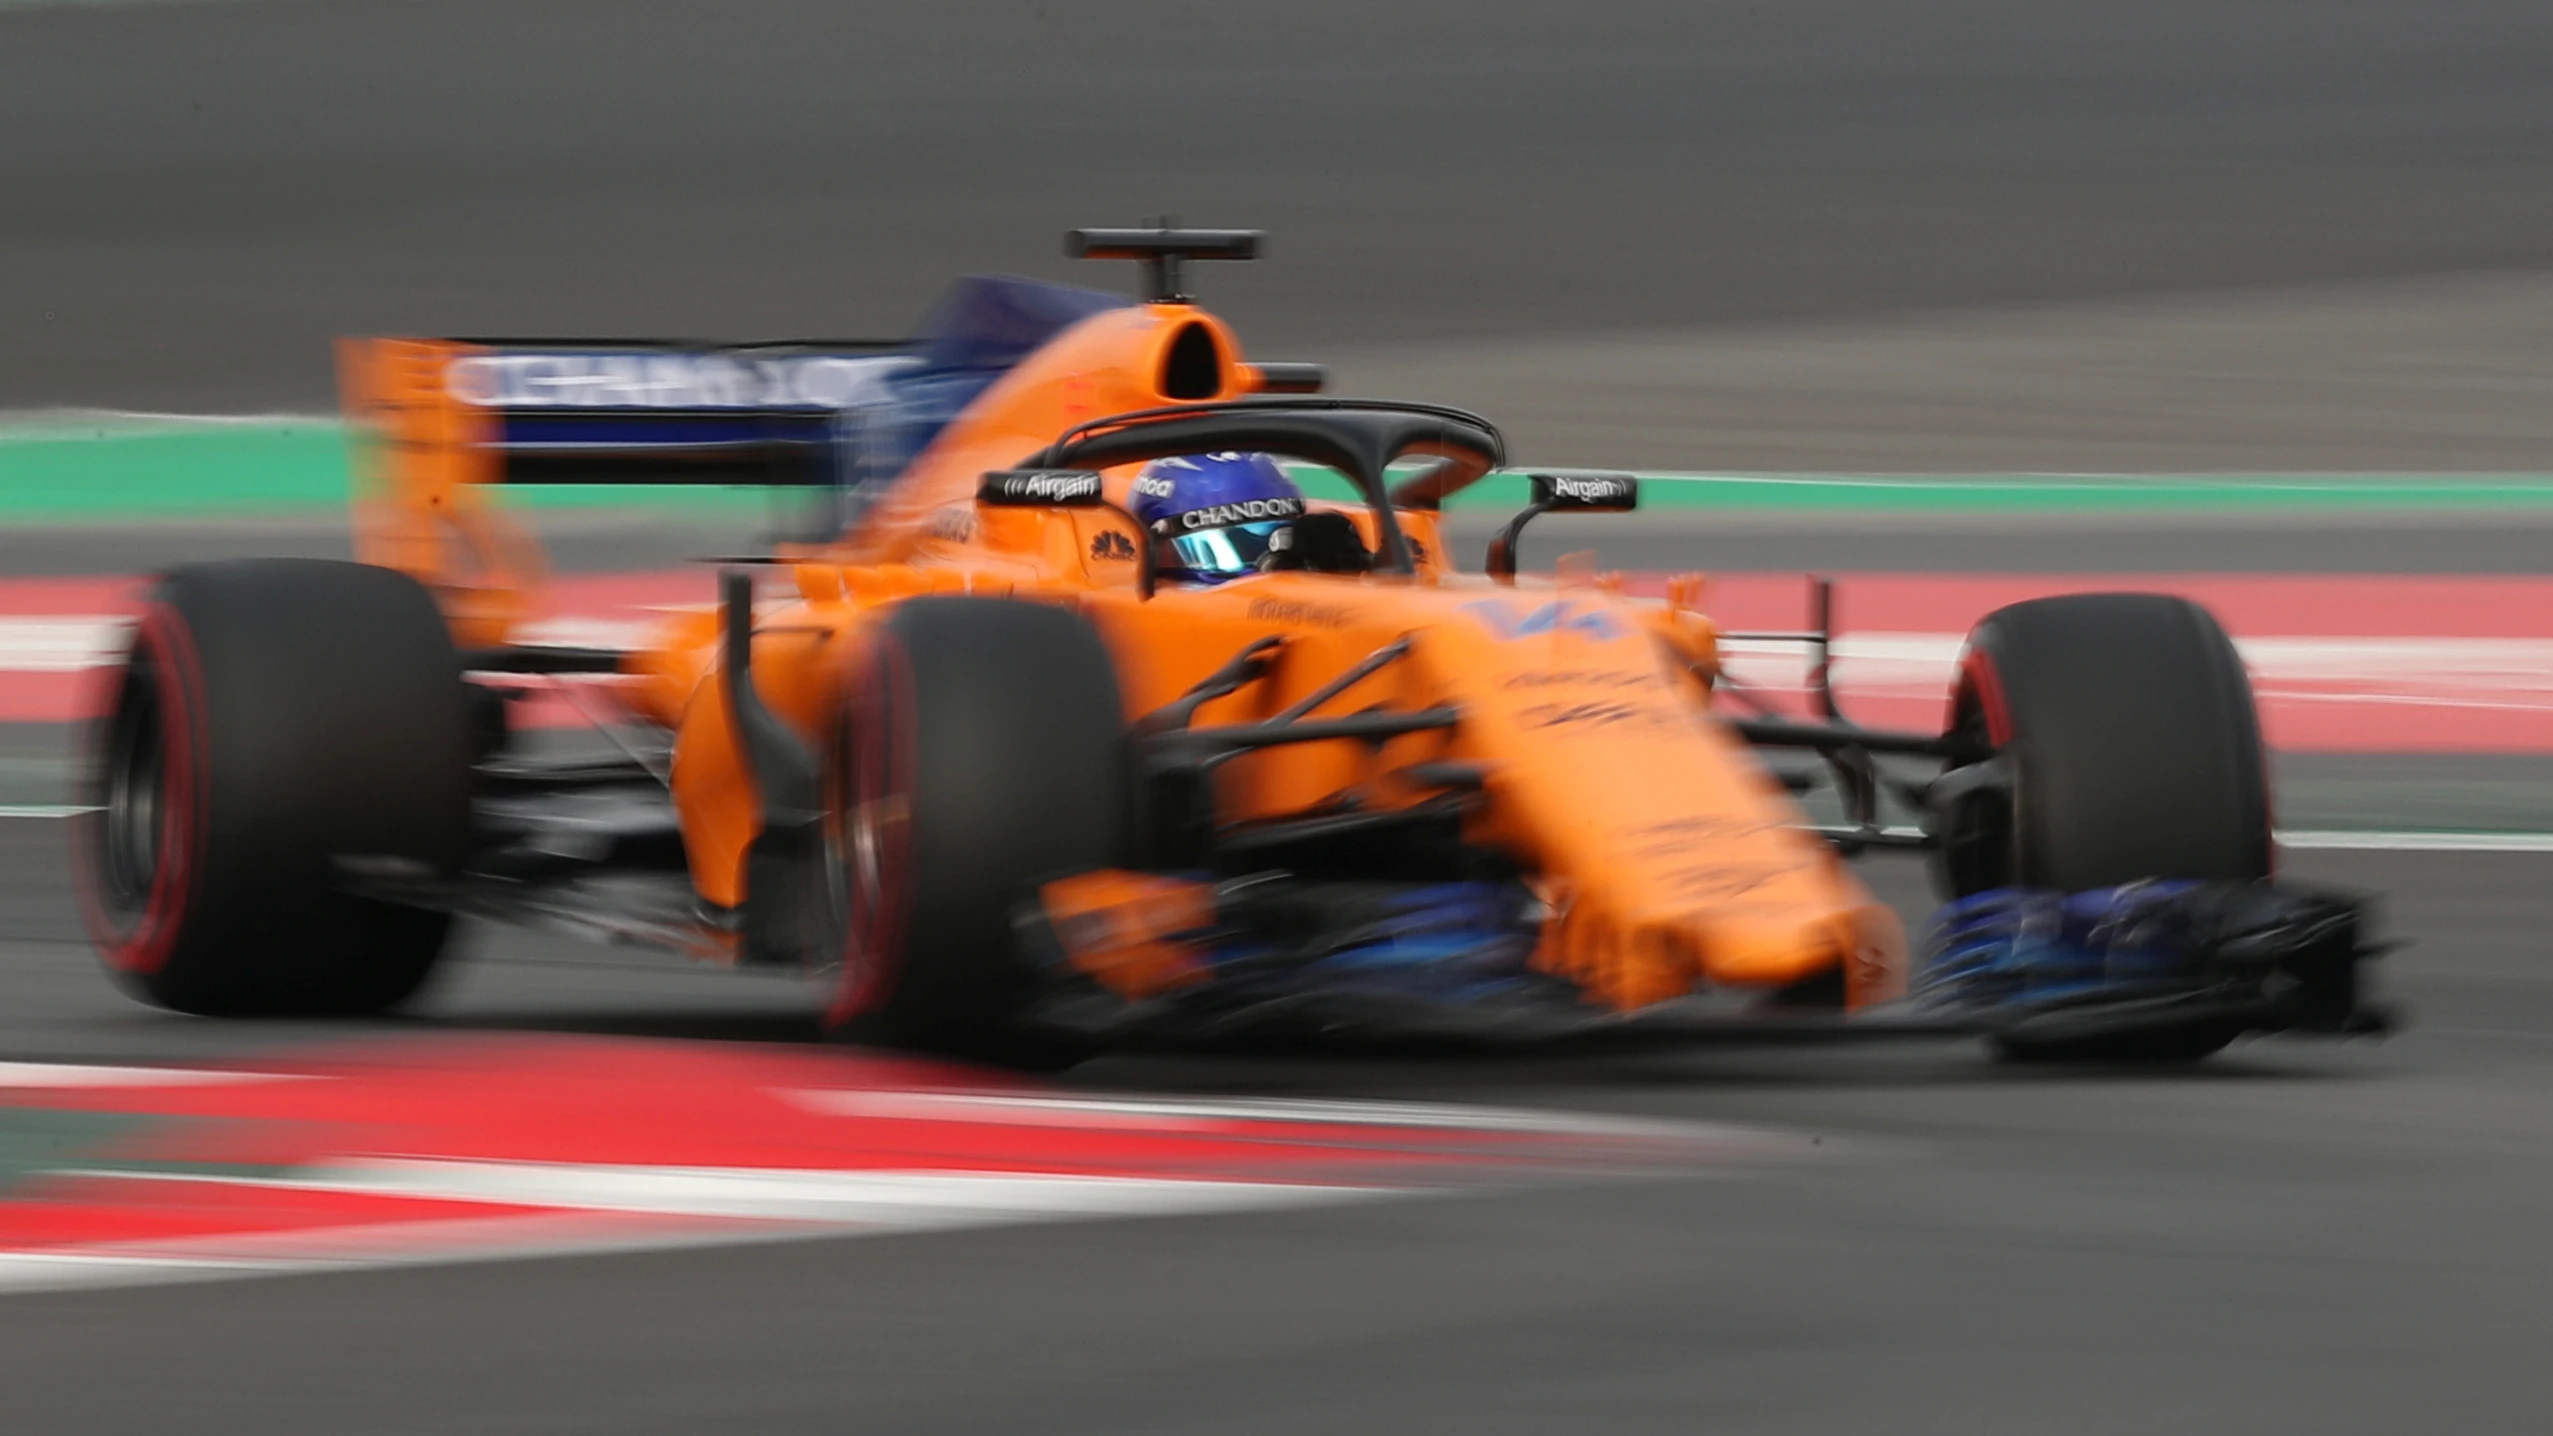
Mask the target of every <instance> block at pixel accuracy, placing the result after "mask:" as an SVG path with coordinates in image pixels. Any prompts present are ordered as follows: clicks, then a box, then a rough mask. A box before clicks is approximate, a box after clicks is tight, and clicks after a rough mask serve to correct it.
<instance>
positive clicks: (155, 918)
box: [71, 601, 210, 974]
mask: <svg viewBox="0 0 2553 1436" xmlns="http://www.w3.org/2000/svg"><path fill="white" fill-rule="evenodd" d="M146 655H148V656H149V657H150V658H152V659H154V660H155V661H156V662H157V665H158V668H159V683H160V695H159V702H160V741H161V745H162V750H161V763H162V765H163V767H162V771H161V777H160V786H161V799H160V811H159V824H160V836H159V853H158V862H157V863H156V864H155V865H154V867H153V870H152V873H151V890H150V892H149V894H148V895H147V896H146V897H145V898H144V900H143V903H142V914H141V916H140V918H138V919H136V920H135V921H133V922H132V923H130V924H129V925H128V924H127V923H126V922H125V921H124V920H123V919H122V918H121V917H120V916H119V915H118V914H117V913H116V912H115V911H114V910H113V909H112V907H110V905H109V904H108V902H107V901H106V897H105V891H106V875H105V874H104V873H103V872H101V871H99V869H98V863H99V861H100V858H99V850H100V848H101V846H102V845H103V843H104V842H105V837H106V835H105V831H104V829H105V825H106V815H105V813H104V812H103V811H100V812H93V813H83V814H80V815H79V817H78V819H77V821H78V823H79V825H80V830H79V832H78V834H77V838H76V840H75V841H74V842H73V843H72V845H71V849H72V854H73V861H74V863H75V865H76V871H77V873H78V879H79V880H78V882H77V883H76V884H75V886H77V888H78V889H79V895H80V911H81V915H82V917H83V918H84V919H85V920H86V922H87V924H88V928H89V934H90V937H91V938H92V939H93V940H94V941H95V942H96V943H97V946H98V951H99V952H100V953H101V954H102V955H103V956H104V957H105V959H106V961H107V965H108V966H110V967H112V968H114V969H116V970H117V971H119V972H129V973H135V974H148V973H154V972H157V971H159V970H160V968H161V966H162V965H163V964H165V963H166V962H167V961H168V956H169V953H170V951H171V950H172V949H174V948H175V947H176V945H177V937H178V934H179V933H180V932H181V931H183V930H184V925H185V916H186V911H187V909H188V908H189V907H190V906H191V905H192V904H193V902H194V898H195V891H196V888H197V886H198V883H199V880H200V878H201V876H202V871H203V865H202V863H201V862H200V861H199V860H198V856H199V854H201V853H202V851H203V848H204V844H205V842H206V841H207V840H208V838H209V836H210V835H209V834H208V833H207V832H206V830H205V823H206V818H207V812H206V810H207V808H208V806H209V804H207V802H206V801H205V798H206V794H205V793H204V790H203V789H204V783H205V779H206V774H207V772H208V770H207V768H206V767H205V764H204V752H205V747H206V743H205V733H204V672H203V663H202V660H201V659H200V658H199V657H198V656H197V654H196V652H195V642H194V639H193V637H192V636H191V635H190V634H188V633H187V631H186V624H185V621H184V620H183V619H181V618H179V617H178V615H177V612H176V610H174V609H172V608H170V607H169V606H168V605H167V604H166V603H164V602H158V601H154V602H152V603H151V604H150V605H148V606H147V607H146V608H144V609H143V611H142V615H141V618H140V620H139V622H138V624H137V627H136V629H135V632H134V636H133V649H132V656H131V658H130V659H128V660H127V662H126V665H125V667H123V668H110V669H105V670H102V671H103V672H105V673H106V674H107V675H108V677H107V679H106V696H105V701H104V702H103V703H100V704H97V705H96V707H95V709H94V710H93V711H94V712H95V713H96V714H97V715H98V716H96V717H93V718H92V719H91V720H90V728H89V734H90V736H89V744H88V746H89V750H90V751H89V755H88V756H89V761H90V763H91V764H92V765H96V766H94V767H93V768H92V771H102V770H103V764H104V762H105V760H106V757H107V754H106V751H105V749H106V746H107V744H108V742H109V741H110V736H111V734H112V732H113V726H112V725H113V723H114V713H115V707H116V704H117V702H118V701H119V699H120V698H121V696H122V686H123V683H124V678H125V675H126V673H127V671H128V670H129V669H130V668H131V666H132V664H133V663H135V662H139V661H142V660H143V659H144V658H145V656H146ZM101 796H103V795H101Z"/></svg>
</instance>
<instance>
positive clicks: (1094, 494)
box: [975, 469, 1108, 509]
mask: <svg viewBox="0 0 2553 1436" xmlns="http://www.w3.org/2000/svg"><path fill="white" fill-rule="evenodd" d="M975 502H977V503H979V504H990V505H991V506H993V507H994V508H997V509H1095V508H1099V507H1101V506H1103V505H1105V504H1106V503H1107V502H1108V496H1107V494H1106V492H1105V491H1104V490H1103V489H1102V488H1101V486H1100V481H1099V475H1097V474H1095V473H1092V472H1091V471H1090V470H1088V469H995V470H993V471H992V472H991V473H989V474H986V475H985V476H984V482H983V484H982V485H981V486H980V487H978V488H977V489H976V490H975Z"/></svg>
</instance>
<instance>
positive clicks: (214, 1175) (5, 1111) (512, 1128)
mask: <svg viewBox="0 0 2553 1436" xmlns="http://www.w3.org/2000/svg"><path fill="white" fill-rule="evenodd" d="M283 1079H293V1080H283ZM12 1121H15V1122H18V1123H20V1124H22V1125H24V1126H25V1127H26V1128H27V1130H29V1131H31V1132H34V1133H38V1134H42V1135H43V1136H44V1137H45V1139H46V1141H47V1142H48V1143H50V1144H51V1145H49V1146H45V1147H43V1148H41V1150H44V1151H50V1152H55V1153H57V1155H55V1156H52V1157H47V1158H43V1159H41V1160H39V1161H38V1162H37V1163H36V1164H35V1167H36V1170H35V1171H34V1174H33V1175H32V1176H30V1177H27V1178H25V1179H24V1180H20V1181H19V1182H18V1183H17V1184H16V1185H15V1186H14V1187H12V1188H10V1189H9V1190H8V1191H7V1192H6V1194H5V1196H0V1290H14V1291H28V1290H43V1289H53V1288H61V1287H81V1286H100V1285H131V1284H139V1283H149V1282H167V1281H195V1280H205V1279H212V1278H220V1277H236V1276H251V1275H265V1274H276V1273H283V1272H296V1271H323V1270H342V1269H347V1268H362V1267H378V1266H392V1265H408V1264H414V1263H420V1262H450V1261H464V1260H505V1259H516V1258H523V1257H530V1256H548V1255H556V1254H562V1253H570V1252H594V1251H624V1250H641V1249H662V1248H667V1247H680V1246H697V1245H714V1244H730V1243H744V1242H762V1241H771V1240H788V1239H800V1238H807V1237H818V1236H859V1235H878V1234H885V1233H899V1232H934V1231H958V1230H965V1229H972V1228H980V1227H986V1226H994V1225H1008V1224H1016V1223H1029V1222H1054V1221H1079V1220H1094V1219H1110V1218H1119V1219H1122V1218H1140V1217H1157V1216H1171V1215H1214V1214H1233V1213H1246V1212H1252V1211H1263V1210H1277V1209H1292V1208H1302V1207H1306V1206H1322V1205H1334V1204H1339V1203H1356V1202H1367V1201H1377V1200H1383V1199H1386V1198H1393V1199H1399V1198H1412V1197H1420V1196H1424V1195H1427V1194H1430V1193H1441V1192H1452V1191H1460V1190H1469V1189H1478V1188H1482V1187H1496V1186H1504V1185H1510V1184H1514V1183H1517V1182H1530V1181H1539V1180H1547V1179H1550V1178H1552V1177H1555V1176H1557V1177H1564V1178H1566V1177H1576V1178H1580V1179H1584V1178H1589V1177H1612V1176H1623V1175H1633V1174H1637V1173H1639V1172H1643V1171H1655V1170H1662V1169H1693V1168H1697V1167H1723V1166H1732V1165H1736V1166H1746V1165H1754V1164H1758V1163H1763V1162H1781V1161H1790V1160H1800V1159H1805V1158H1807V1157H1810V1156H1812V1155H1816V1156H1823V1155H1825V1154H1826V1152H1828V1151H1829V1150H1831V1148H1826V1147H1821V1146H1820V1145H1819V1144H1818V1143H1817V1142H1816V1141H1815V1140H1814V1139H1811V1138H1808V1137H1805V1136H1796V1135H1793V1134H1788V1133H1781V1132H1774V1131H1770V1130H1758V1129H1752V1128H1744V1129H1741V1128H1732V1127H1719V1126H1707V1125H1701V1124H1685V1123H1678V1122H1668V1121H1644V1120H1638V1119H1632V1118H1620V1117H1612V1116H1604V1115H1581V1114H1574V1113H1566V1112H1542V1111H1534V1110H1527V1109H1502V1108H1485V1107H1484V1108H1474V1107H1466V1106H1459V1105H1442V1104H1424V1103H1416V1104H1414V1103H1398V1102H1370V1103H1369V1102H1357V1101H1296V1100H1267V1099H1240V1098H1216V1097H1191V1096H1152V1095H1147V1094H1140V1093H1102V1092H1075V1091H1067V1090H1060V1089H1054V1088H1041V1087H1034V1086H1030V1085H1027V1084H1024V1083H1021V1082H1019V1081H1017V1080H1016V1079H1013V1078H1010V1077H1007V1076H1004V1075H1000V1074H991V1073H982V1072H975V1071H970V1070H967V1069H961V1068H954V1067H949V1066H946V1065H941V1064H930V1063H922V1062H917V1061H913V1060H908V1059H901V1058H892V1057H886V1056H881V1055H873V1054H858V1053H831V1054H820V1053H809V1052H802V1051H777V1050H772V1049H760V1048H743V1047H731V1046H719V1045H712V1044H692V1043H673V1042H642V1041H628V1040H604V1039H586V1038H563V1037H540V1038H534V1037H517V1036H504V1037H473V1038H439V1039H417V1040H409V1041H405V1042H396V1041H394V1042H390V1043H374V1044H363V1045H357V1046H353V1047H350V1048H349V1049H347V1051H346V1052H345V1054H344V1055H342V1056H340V1057H339V1058H337V1059H336V1060H334V1061H323V1062H317V1063H311V1064H309V1065H283V1066H271V1067H264V1068H260V1069H254V1070H252V1069H239V1070H236V1071H234V1070H227V1069H154V1068H141V1067H102V1066H82V1065H72V1064H63V1065H58V1066H57V1065H54V1064H43V1063H15V1064H0V1133H5V1131H6V1130H7V1126H8V1124H9V1123H10V1122H12Z"/></svg>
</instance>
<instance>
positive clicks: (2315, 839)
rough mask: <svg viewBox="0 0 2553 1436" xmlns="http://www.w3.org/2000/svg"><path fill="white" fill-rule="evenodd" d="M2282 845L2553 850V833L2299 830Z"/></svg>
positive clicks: (2374, 849) (2347, 848) (2342, 848)
mask: <svg viewBox="0 0 2553 1436" xmlns="http://www.w3.org/2000/svg"><path fill="white" fill-rule="evenodd" d="M2278 845H2279V846H2280V847H2282V848H2296V849H2298V850H2308V849H2326V850H2332V851H2355V852H2370V853H2553V833H2385V832H2349V831H2327V832H2324V831H2313V830H2310V829H2299V830H2296V831H2292V832H2282V833H2280V834H2279V835H2278Z"/></svg>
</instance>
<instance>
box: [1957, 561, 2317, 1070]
mask: <svg viewBox="0 0 2553 1436" xmlns="http://www.w3.org/2000/svg"><path fill="white" fill-rule="evenodd" d="M1951 729H1952V731H1953V732H1954V733H1958V734H1962V735H1965V736H1967V737H1969V738H1971V739H1973V740H1976V741H1978V742H1980V743H1982V744H1986V745H1990V746H1991V747H1992V748H1993V750H1994V754H1995V757H1994V760H1993V763H1992V765H1991V769H1987V768H1981V769H1979V770H1977V771H1975V772H1972V773H1969V774H1965V775H1963V774H1960V773H1958V772H1956V771H1954V773H1953V774H1951V775H1949V777H1948V778H1947V779H1946V780H1945V782H1944V784H1943V786H1942V791H1944V792H1945V793H1948V794H1951V795H1953V796H1951V797H1950V798H1949V799H1948V801H1947V802H1946V803H1945V804H1944V808H1945V811H1944V812H1943V813H1942V814H1941V821H1942V827H1943V835H1944V839H1945V842H1944V846H1943V849H1942V852H1941V860H1940V875H1941V878H1942V880H1943V885H1944V886H1946V887H1947V888H1948V889H1949V890H1950V891H1951V892H1952V893H1953V894H1954V895H1961V896H1964V895H1966V894H1969V893H1975V892H1982V891H1984V890H1986V889H1988V888H1994V887H2002V886H2007V885H2018V886H2029V887H2046V888H2055V889H2058V890H2061V891H2067V892H2080V891H2083V890H2085V889H2089V888H2100V887H2110V886H2115V885H2117V884H2120V883H2126V882H2133V881H2135V880H2137V879H2140V878H2158V877H2162V878H2201V879H2228V880H2237V881H2243V880H2251V879H2257V878H2263V877H2266V876H2268V875H2269V872H2270V864H2271V855H2270V812H2269V790H2268V770H2267V764H2266V762H2265V760H2264V758H2263V755H2262V751H2261V737H2260V720H2259V717H2258V715H2257V712H2256V710H2255V708H2254V706H2253V702H2252V691H2251V683H2250V680H2249V679H2248V677H2246V675H2245V674H2244V671H2243V664H2242V659H2241V657H2240V655H2238V654H2237V653H2236V652H2235V650H2234V645H2233V642H2232V641H2231V640H2230V639H2228V638H2227V637H2226V636H2225V631H2224V629H2223V628H2221V627H2220V626H2218V624H2217V622H2216V620H2215V619H2214V618H2213V617H2212V616H2211V615H2209V613H2208V612H2207V610H2205V609H2203V608H2201V607H2199V606H2198V605H2197V604H2194V603H2191V602H2189V601H2187V600H2185V599H2179V598H2172V597H2167V596H2163V595H2159V594H2130V593H2115V594H2107V593H2105V594H2080V595H2069V596H2065V597H2059V598H2044V599H2035V600H2032V601H2030V602H2027V603H2018V604H2014V605H2012V606H2011V607H2009V608H2004V609H2000V610H1998V611H1996V612H1994V613H1992V614H1989V615H1987V617H1986V618H1985V619H1984V620H1983V621H1982V622H1980V623H1979V624H1978V625H1977V627H1976V630H1975V631H1974V632H1973V633H1971V634H1970V635H1969V639H1968V647H1967V651H1966V653H1965V655H1964V656H1963V658H1962V660H1961V667H1960V674H1959V684H1958V688H1957V690H1956V694H1955V696H1954V698H1953V700H1952V709H1951ZM1988 771H1992V772H1994V773H1995V774H1996V775H1997V777H1998V779H1999V781H1995V782H1989V783H1978V784H1973V785H1968V784H1963V783H1962V782H1961V779H1962V778H1963V777H1968V778H1975V777H1979V776H1983V775H1984V774H1985V773H1987V772H1988ZM2238 1033H2239V1029H2234V1028H2226V1027H2223V1026H2218V1027H2214V1028H2210V1029H2209V1030H2207V1031H2203V1032H2202V1031H2196V1030H2192V1029H2184V1028H2171V1029H2164V1030H2158V1031H2154V1032H2147V1033H2138V1034H2133V1035H2125V1036H2119V1037H2112V1038H2105V1039H2102V1040H2100V1041H2098V1042H2097V1043H2095V1042H2074V1043H2064V1044H2029V1043H2022V1042H2018V1041H2007V1042H2005V1043H2004V1044H2002V1045H2003V1049H2004V1051H2005V1054H2006V1055H2007V1056H2012V1057H2020V1058H2030V1059H2037V1060H2087V1061H2089V1060H2099V1061H2129V1060H2137V1061H2188V1060H2195V1059H2197V1058H2201V1057H2204V1056H2206V1055H2208V1054H2209V1053H2212V1052H2214V1051H2216V1050H2217V1049H2219V1048H2221V1047H2223V1046H2224V1045H2225V1044H2226V1043H2228V1042H2230V1041H2232V1040H2233V1039H2234V1038H2235V1036H2237V1035H2238Z"/></svg>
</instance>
